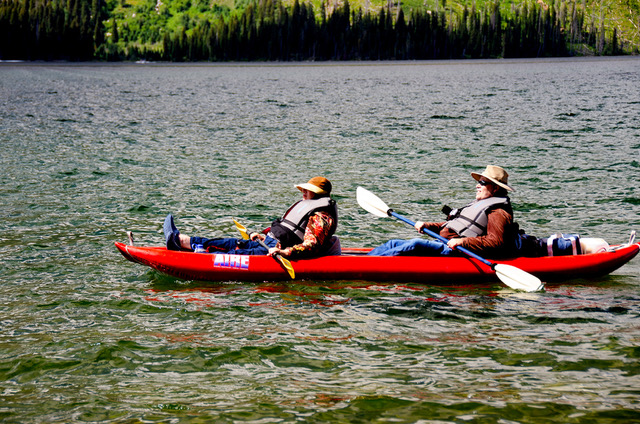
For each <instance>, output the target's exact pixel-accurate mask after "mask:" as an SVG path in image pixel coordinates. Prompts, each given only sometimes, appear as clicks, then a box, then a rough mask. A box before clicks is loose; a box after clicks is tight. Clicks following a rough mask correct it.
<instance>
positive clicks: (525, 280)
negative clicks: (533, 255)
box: [356, 187, 544, 292]
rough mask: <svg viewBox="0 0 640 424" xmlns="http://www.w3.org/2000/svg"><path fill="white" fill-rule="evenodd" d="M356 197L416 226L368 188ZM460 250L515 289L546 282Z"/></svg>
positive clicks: (364, 205) (377, 210)
mask: <svg viewBox="0 0 640 424" xmlns="http://www.w3.org/2000/svg"><path fill="white" fill-rule="evenodd" d="M356 199H357V200H358V204H359V205H360V206H362V208H363V209H364V210H366V211H367V212H370V213H372V214H373V215H376V216H379V217H382V218H386V217H389V216H392V217H394V218H397V219H399V220H400V221H403V222H405V223H407V224H409V225H411V226H415V222H413V221H411V220H409V219H407V218H405V217H404V216H402V215H400V214H398V213H396V212H394V211H393V209H391V208H389V207H388V206H387V205H386V204H385V203H384V202H383V201H382V200H380V198H379V197H378V196H376V195H375V194H373V193H371V192H370V191H369V190H366V189H364V188H362V187H358V189H357V190H356ZM422 231H423V232H424V233H425V234H428V235H430V236H432V237H435V238H436V239H438V240H440V241H441V242H443V243H447V241H448V240H447V239H446V238H444V237H442V236H441V235H440V234H437V233H434V232H433V231H430V230H427V229H426V228H423V229H422ZM456 249H457V250H459V251H460V252H462V253H464V254H466V255H468V256H470V257H472V258H475V259H477V260H479V261H480V262H482V263H483V264H485V265H487V266H489V267H490V268H491V269H492V270H494V271H495V273H496V275H497V276H498V278H499V279H500V280H501V281H502V282H503V283H504V284H506V285H507V286H509V287H511V288H512V289H515V290H524V291H526V292H533V291H538V290H541V289H542V288H543V287H544V284H543V283H542V282H541V281H540V279H539V278H538V277H536V276H535V275H531V274H529V273H528V272H525V271H523V270H521V269H520V268H516V267H515V266H511V265H506V264H496V263H492V262H489V261H488V260H486V259H484V258H482V257H480V256H478V255H476V254H475V253H473V252H471V251H470V250H467V249H465V248H464V247H461V246H458V247H457V248H456Z"/></svg>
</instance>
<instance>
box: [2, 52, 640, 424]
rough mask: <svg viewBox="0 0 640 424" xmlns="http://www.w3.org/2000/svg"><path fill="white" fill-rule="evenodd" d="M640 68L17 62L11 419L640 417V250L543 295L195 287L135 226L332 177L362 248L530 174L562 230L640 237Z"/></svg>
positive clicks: (212, 230) (7, 261) (8, 104)
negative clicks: (147, 263) (142, 256)
mask: <svg viewBox="0 0 640 424" xmlns="http://www.w3.org/2000/svg"><path fill="white" fill-rule="evenodd" d="M638 69H640V60H639V59H637V58H621V59H620V58H618V59H616V58H613V59H611V58H609V59H604V60H598V59H583V60H550V61H543V60H540V61H494V62H475V61H474V62H428V63H387V64H370V63H363V64H331V65H297V66H285V65H282V66H278V65H275V66H273V65H272V66H269V65H265V66H214V65H201V66H198V65H193V66H159V65H133V64H132V65H124V66H123V65H114V66H106V65H96V66H89V65H75V66H74V65H58V64H40V65H24V64H7V63H3V64H0V143H1V146H2V155H1V156H0V169H1V172H2V177H3V178H2V179H3V184H2V185H1V186H0V204H1V205H2V206H1V208H2V209H1V210H2V220H1V221H0V230H1V231H0V283H1V284H0V421H1V422H10V423H14V422H15V423H24V422H65V423H67V422H115V423H138V422H140V423H142V422H163V423H164V422H179V423H199V422H254V423H272V422H345V423H346V422H363V423H364V422H402V423H406V422H436V423H552V422H554V423H620V422H625V423H627V422H640V405H639V402H638V398H639V397H638V395H639V394H640V361H639V358H640V348H638V345H639V342H640V325H639V324H638V323H639V322H640V321H639V320H638V318H639V315H640V293H639V288H640V260H638V259H637V258H636V259H634V260H633V261H632V262H631V263H629V264H627V265H625V266H624V267H623V268H621V269H620V270H618V271H616V272H614V273H613V274H612V275H610V276H607V277H598V278H594V279H591V280H572V281H567V282H563V283H559V284H550V285H549V286H548V287H547V290H546V291H545V292H543V293H536V294H522V293H515V292H513V291H510V290H508V289H505V288H503V287H502V286H501V285H500V284H499V283H495V284H491V285H485V286H480V287H474V286H470V285H468V284H467V283H466V282H465V281H460V282H459V283H458V284H455V285H453V286H451V287H442V286H431V285H429V284H418V283H412V284H398V283H395V282H389V283H387V284H375V285H373V284H367V283H363V282H358V281H342V282H323V281H308V282H296V283H288V284H274V283H268V282H265V283H262V284H249V283H243V282H227V283H221V284H213V283H201V282H183V281H177V280H174V279H171V278H169V277H165V276H162V275H160V274H158V273H155V272H153V271H150V270H148V269H147V268H144V267H142V266H139V265H134V264H132V263H130V262H127V261H126V260H124V258H122V257H121V256H120V254H119V253H118V252H117V251H116V250H115V248H114V246H113V242H114V241H124V240H125V239H126V235H125V230H132V231H134V233H135V235H136V237H137V243H138V244H140V245H157V244H160V243H162V230H161V223H162V220H163V218H164V216H165V215H166V214H167V213H168V212H172V213H173V214H174V215H175V216H176V223H177V224H178V226H179V227H180V229H181V230H182V231H183V232H186V233H188V234H202V235H235V229H234V226H233V223H232V222H231V218H232V217H239V218H241V219H242V222H243V223H244V224H245V225H247V226H248V227H252V228H258V227H262V226H265V225H267V224H268V223H269V222H270V220H271V219H272V218H274V217H275V216H277V215H279V214H280V213H282V211H283V209H284V208H285V206H286V205H288V204H290V203H292V202H293V201H295V200H296V199H297V198H298V197H299V196H298V192H297V190H295V189H294V188H293V185H294V184H295V183H300V182H305V181H307V180H308V179H309V178H310V177H312V176H315V175H320V174H321V175H326V176H327V177H329V178H330V179H331V180H332V181H333V183H334V187H335V197H336V198H337V199H338V201H339V204H340V210H341V221H340V228H339V235H340V236H341V239H342V244H343V246H375V245H378V244H380V243H382V242H384V241H386V240H387V239H388V238H391V237H412V236H413V235H414V233H413V232H412V231H411V229H410V228H407V227H406V226H405V225H403V224H401V223H398V222H394V221H391V220H381V219H376V218H374V217H372V216H371V215H369V214H367V213H366V212H364V211H362V210H361V209H360V208H359V206H358V205H357V203H356V201H355V189H356V187H357V186H359V185H362V186H364V187H366V188H369V189H371V190H372V191H374V192H375V193H377V194H379V195H380V196H381V197H382V198H383V199H384V200H385V201H386V202H387V203H389V205H390V206H392V207H394V208H395V209H396V210H397V211H398V212H400V213H402V214H405V215H407V216H409V217H411V218H414V219H423V220H436V219H440V213H439V210H440V207H441V205H442V204H443V203H448V204H451V205H452V206H455V205H459V204H464V203H466V202H467V201H469V200H470V199H472V198H473V191H474V184H473V181H472V180H471V178H470V176H469V172H471V171H481V170H482V169H484V167H485V166H486V165H487V164H489V163H493V164H498V165H502V166H504V167H505V168H506V169H507V170H509V172H510V174H511V177H510V183H511V184H512V185H513V186H514V187H515V188H516V190H517V192H516V193H515V195H514V196H513V199H512V200H513V203H514V206H515V209H516V218H517V220H518V221H519V222H520V224H521V226H522V227H524V228H525V229H526V230H527V231H528V232H530V233H532V234H535V235H538V236H548V235H549V234H552V233H555V232H558V231H563V232H575V233H580V234H581V235H583V236H586V237H604V238H606V239H607V240H608V241H609V242H611V243H622V242H625V241H626V240H627V239H628V236H629V232H630V230H632V229H636V230H637V229H639V228H638V227H639V224H640V219H639V211H640V210H639V207H640V206H639V205H640V190H639V188H638V185H639V183H640V178H638V175H639V174H638V173H639V171H640V91H639V90H638V87H639V86H640V72H638Z"/></svg>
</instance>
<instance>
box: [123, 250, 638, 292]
mask: <svg viewBox="0 0 640 424" xmlns="http://www.w3.org/2000/svg"><path fill="white" fill-rule="evenodd" d="M115 245H116V247H117V248H118V249H119V250H120V252H121V253H122V255H123V256H124V257H125V258H127V259H128V260H130V261H132V262H136V263H139V264H142V265H146V266H149V267H151V268H153V269H156V270H158V271H160V272H162V273H164V274H168V275H171V276H173V277H177V278H180V279H183V280H199V281H278V280H280V281H284V280H289V279H290V277H289V274H288V273H287V271H286V270H285V269H284V268H283V267H282V266H281V265H280V263H279V262H277V261H276V260H275V259H274V258H272V257H268V256H243V255H230V254H209V253H193V252H176V251H172V250H167V249H166V248H165V247H164V246H163V247H138V246H132V245H127V244H124V243H118V242H116V243H115ZM370 250H371V249H366V248H363V249H358V248H344V249H342V255H341V256H324V257H320V258H315V259H304V260H298V261H295V260H293V261H291V264H292V265H293V268H294V269H295V275H296V279H297V280H365V281H413V282H423V283H446V282H454V281H456V282H464V283H474V282H485V281H495V280H497V277H496V273H495V271H493V270H492V269H491V268H490V267H488V266H487V265H485V264H483V263H482V262H480V261H478V260H476V259H473V258H469V257H457V256H456V257H451V256H449V257H420V256H393V257H379V256H378V257H376V256H367V255H366V253H367V252H368V251H370ZM638 251H640V243H634V244H630V245H624V246H614V247H613V248H612V249H611V250H610V251H607V252H601V253H593V254H588V255H575V256H544V257H538V258H515V259H508V260H501V261H495V262H496V263H501V264H507V265H511V266H514V267H517V268H520V269H521V270H523V271H526V272H529V273H531V274H533V275H535V276H537V277H538V278H540V279H541V280H542V281H554V280H555V281H557V280H569V279H574V278H586V277H596V276H602V275H606V274H609V273H610V272H612V271H614V270H616V269H618V268H620V267H621V266H622V265H624V264H626V263H627V262H629V261H630V260H631V259H633V258H634V257H635V256H636V255H637V254H638Z"/></svg>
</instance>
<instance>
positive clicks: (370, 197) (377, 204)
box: [356, 187, 390, 218]
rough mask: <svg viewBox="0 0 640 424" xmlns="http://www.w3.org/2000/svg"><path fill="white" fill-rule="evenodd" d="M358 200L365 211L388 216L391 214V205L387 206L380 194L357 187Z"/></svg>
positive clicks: (383, 216) (384, 216) (382, 216)
mask: <svg viewBox="0 0 640 424" xmlns="http://www.w3.org/2000/svg"><path fill="white" fill-rule="evenodd" d="M356 200H357V201H358V204H359V205H360V206H361V207H362V209H364V210H365V211H367V212H369V213H372V214H374V215H375V216H379V217H381V218H386V217H388V216H389V209H390V208H389V206H387V205H386V204H385V203H384V202H383V201H382V200H381V199H380V198H379V197H378V196H376V195H375V194H373V193H371V192H370V191H369V190H367V189H364V188H362V187H358V188H357V189H356Z"/></svg>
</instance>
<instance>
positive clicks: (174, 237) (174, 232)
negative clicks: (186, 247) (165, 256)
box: [163, 214, 182, 250]
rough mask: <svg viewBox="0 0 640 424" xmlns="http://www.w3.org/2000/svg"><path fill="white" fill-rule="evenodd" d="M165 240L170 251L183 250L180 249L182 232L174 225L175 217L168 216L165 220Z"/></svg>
mask: <svg viewBox="0 0 640 424" xmlns="http://www.w3.org/2000/svg"><path fill="white" fill-rule="evenodd" d="M163 229H164V239H165V240H166V242H167V249H168V250H182V249H181V248H180V231H178V229H177V228H176V226H175V225H174V224H173V216H172V215H171V214H169V215H167V217H166V218H165V220H164V226H163Z"/></svg>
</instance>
